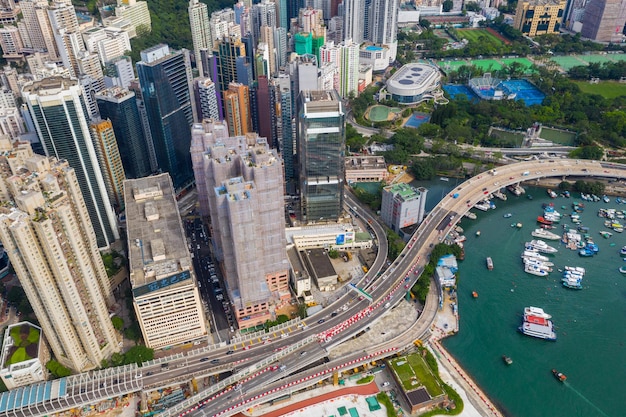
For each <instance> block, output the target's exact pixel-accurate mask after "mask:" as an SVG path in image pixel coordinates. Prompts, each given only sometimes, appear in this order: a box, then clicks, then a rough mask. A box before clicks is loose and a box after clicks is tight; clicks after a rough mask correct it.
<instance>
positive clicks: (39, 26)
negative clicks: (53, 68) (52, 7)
mask: <svg viewBox="0 0 626 417" xmlns="http://www.w3.org/2000/svg"><path fill="white" fill-rule="evenodd" d="M19 4H20V9H21V12H22V16H23V19H22V21H20V22H18V24H17V27H18V29H19V30H20V34H21V35H22V41H23V42H24V46H25V47H26V48H32V49H34V50H35V51H39V52H44V51H45V52H48V54H49V55H50V60H51V61H56V60H58V58H59V55H58V51H57V46H56V42H55V41H54V35H53V33H52V28H51V27H50V21H49V19H48V2H47V0H24V1H21V2H20V3H19Z"/></svg>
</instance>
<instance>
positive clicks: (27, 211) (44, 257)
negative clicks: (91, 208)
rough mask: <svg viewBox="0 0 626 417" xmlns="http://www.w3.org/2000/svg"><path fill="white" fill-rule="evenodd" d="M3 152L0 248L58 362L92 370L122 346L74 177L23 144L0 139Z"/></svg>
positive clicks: (64, 165)
mask: <svg viewBox="0 0 626 417" xmlns="http://www.w3.org/2000/svg"><path fill="white" fill-rule="evenodd" d="M70 104H71V103H70ZM0 148H1V149H2V157H0V176H1V179H0V182H2V183H3V187H1V188H2V189H4V190H5V191H6V190H8V193H7V195H3V200H5V199H6V200H5V201H12V202H13V203H14V206H13V207H10V206H7V205H3V207H2V208H0V240H1V241H2V243H3V245H4V247H5V249H6V251H7V253H8V254H9V258H10V260H11V265H12V266H13V268H14V269H15V273H16V274H17V276H18V278H19V280H20V284H21V286H22V288H24V292H25V293H26V296H27V297H28V301H29V302H30V305H31V306H32V307H33V310H34V312H35V314H36V316H37V320H38V321H39V324H40V325H41V328H42V329H43V331H44V334H45V335H46V340H47V342H48V343H49V344H50V347H51V348H52V351H53V352H54V354H55V358H56V360H57V361H59V362H60V363H61V364H62V365H63V366H66V367H68V368H71V369H73V370H75V371H78V372H85V371H88V370H91V369H96V368H98V367H100V364H101V362H102V360H104V359H108V358H109V357H110V356H111V354H112V353H114V352H117V351H119V345H118V342H119V340H120V339H119V335H117V334H116V332H115V330H114V328H113V325H112V324H111V319H110V318H109V308H108V307H109V306H112V304H113V302H114V300H113V297H112V293H111V285H110V283H109V278H108V276H107V273H106V270H105V268H104V264H103V263H102V258H101V257H100V252H99V250H98V246H97V244H96V235H95V233H94V229H93V227H92V224H95V222H93V221H92V219H91V218H90V215H89V213H88V210H87V206H86V204H85V203H86V201H85V200H83V194H84V193H83V192H81V187H80V185H79V179H78V178H77V175H76V174H77V172H76V171H75V170H74V169H73V168H72V167H70V166H69V164H68V163H67V161H59V160H57V159H56V158H48V157H44V156H41V155H36V154H34V153H33V151H32V149H31V147H30V144H28V143H27V142H22V143H15V144H12V143H10V142H9V141H8V140H7V139H0ZM3 194H4V193H3Z"/></svg>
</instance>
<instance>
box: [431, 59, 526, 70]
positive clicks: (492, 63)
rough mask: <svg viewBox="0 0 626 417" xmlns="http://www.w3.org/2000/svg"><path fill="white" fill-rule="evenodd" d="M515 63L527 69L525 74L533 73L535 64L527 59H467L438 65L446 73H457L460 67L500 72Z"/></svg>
mask: <svg viewBox="0 0 626 417" xmlns="http://www.w3.org/2000/svg"><path fill="white" fill-rule="evenodd" d="M513 62H518V63H519V64H521V65H522V66H523V67H524V68H526V71H524V72H525V73H530V72H532V69H531V67H532V65H533V63H532V62H530V60H529V59H527V58H498V59H467V60H458V61H439V62H438V63H437V64H438V65H439V68H441V69H442V70H444V71H457V70H458V69H459V67H460V66H462V65H467V66H472V65H473V66H475V67H477V68H480V69H481V70H482V71H485V72H489V71H498V70H500V69H502V68H503V67H504V66H505V65H511V64H512V63H513Z"/></svg>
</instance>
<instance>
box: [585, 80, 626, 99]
mask: <svg viewBox="0 0 626 417" xmlns="http://www.w3.org/2000/svg"><path fill="white" fill-rule="evenodd" d="M574 82H575V83H576V84H578V86H579V87H580V89H581V90H582V91H583V92H585V93H589V94H599V95H601V96H602V97H604V98H615V97H620V96H626V84H623V83H620V82H617V81H601V82H599V83H598V84H589V82H587V81H574Z"/></svg>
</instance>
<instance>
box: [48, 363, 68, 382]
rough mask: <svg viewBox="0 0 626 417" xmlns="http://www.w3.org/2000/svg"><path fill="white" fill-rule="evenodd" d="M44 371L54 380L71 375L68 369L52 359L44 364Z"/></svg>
mask: <svg viewBox="0 0 626 417" xmlns="http://www.w3.org/2000/svg"><path fill="white" fill-rule="evenodd" d="M46 369H47V370H48V371H50V373H51V374H52V375H54V376H55V377H56V378H63V377H66V376H70V375H71V374H72V372H71V371H70V370H69V369H68V368H66V367H64V366H63V365H61V364H60V363H59V362H57V361H56V360H54V359H50V360H49V361H48V363H46Z"/></svg>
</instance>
